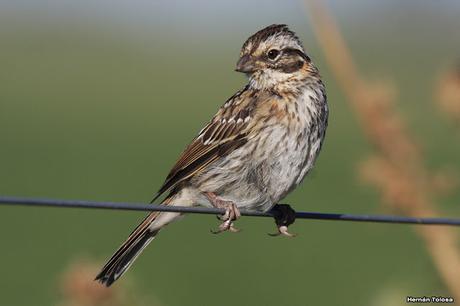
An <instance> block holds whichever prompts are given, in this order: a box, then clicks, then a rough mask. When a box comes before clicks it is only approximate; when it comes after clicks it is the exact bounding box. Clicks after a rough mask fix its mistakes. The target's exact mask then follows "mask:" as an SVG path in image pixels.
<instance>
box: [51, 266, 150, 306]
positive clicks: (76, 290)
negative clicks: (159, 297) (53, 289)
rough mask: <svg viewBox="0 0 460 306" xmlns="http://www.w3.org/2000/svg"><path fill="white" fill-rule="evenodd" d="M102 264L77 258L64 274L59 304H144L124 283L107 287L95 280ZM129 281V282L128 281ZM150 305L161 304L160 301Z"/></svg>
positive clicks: (98, 305)
mask: <svg viewBox="0 0 460 306" xmlns="http://www.w3.org/2000/svg"><path fill="white" fill-rule="evenodd" d="M99 268H100V265H99V264H96V263H93V262H91V261H88V260H77V261H75V262H73V263H71V265H70V266H69V268H68V269H67V270H66V271H65V272H64V274H63V275H62V277H61V279H60V282H59V286H60V288H59V289H60V292H61V300H60V301H59V303H58V306H142V305H147V303H145V302H143V301H141V299H140V297H139V295H138V294H135V293H133V290H131V289H129V288H128V287H127V285H126V284H127V283H126V282H125V283H124V284H122V285H118V286H114V287H111V288H106V287H105V286H103V285H101V284H99V283H98V282H96V281H94V276H95V275H96V274H97V272H98V271H99ZM128 283H129V282H128ZM149 305H159V304H158V303H154V304H149Z"/></svg>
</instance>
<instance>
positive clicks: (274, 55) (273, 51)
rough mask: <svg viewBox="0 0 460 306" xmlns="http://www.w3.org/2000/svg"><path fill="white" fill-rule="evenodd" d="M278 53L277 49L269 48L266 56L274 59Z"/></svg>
mask: <svg viewBox="0 0 460 306" xmlns="http://www.w3.org/2000/svg"><path fill="white" fill-rule="evenodd" d="M278 54H280V51H279V50H276V49H271V50H270V51H268V53H267V56H268V58H269V59H271V60H274V59H275V58H276V57H277V56H278Z"/></svg>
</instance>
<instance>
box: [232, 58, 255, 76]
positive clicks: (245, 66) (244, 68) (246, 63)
mask: <svg viewBox="0 0 460 306" xmlns="http://www.w3.org/2000/svg"><path fill="white" fill-rule="evenodd" d="M254 70H255V67H254V61H253V60H252V59H251V57H250V56H249V55H244V56H242V57H241V58H240V59H239V61H238V63H237V64H236V69H235V71H238V72H243V73H252V72H254Z"/></svg>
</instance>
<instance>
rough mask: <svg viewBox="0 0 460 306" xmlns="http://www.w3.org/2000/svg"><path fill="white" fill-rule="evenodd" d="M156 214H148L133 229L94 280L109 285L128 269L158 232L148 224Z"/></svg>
mask: <svg viewBox="0 0 460 306" xmlns="http://www.w3.org/2000/svg"><path fill="white" fill-rule="evenodd" d="M158 215H159V213H156V212H154V213H151V214H149V215H148V216H147V217H146V218H145V219H144V221H142V222H141V223H140V224H139V225H138V226H137V227H136V228H135V229H134V231H133V232H132V233H131V234H130V235H129V237H128V239H127V240H126V241H125V242H124V243H123V244H122V245H121V246H120V248H119V249H118V250H117V251H116V252H115V253H114V254H113V255H112V257H111V258H110V260H109V261H108V262H107V263H106V264H105V265H104V267H103V268H102V270H101V272H99V274H98V275H97V276H96V280H98V281H99V282H101V283H102V284H104V285H106V286H107V287H109V286H110V285H112V284H113V282H115V281H116V280H117V279H119V278H120V277H121V276H122V275H123V273H125V272H126V271H127V270H128V268H129V267H130V266H131V264H132V263H133V262H134V260H136V258H137V257H138V256H139V255H140V253H141V252H142V251H143V250H144V248H145V247H146V246H147V245H148V244H149V243H150V242H151V241H152V240H153V239H154V238H155V236H156V235H157V234H158V232H159V229H158V230H151V229H150V225H151V224H152V222H153V221H154V220H155V219H156V218H157V216H158Z"/></svg>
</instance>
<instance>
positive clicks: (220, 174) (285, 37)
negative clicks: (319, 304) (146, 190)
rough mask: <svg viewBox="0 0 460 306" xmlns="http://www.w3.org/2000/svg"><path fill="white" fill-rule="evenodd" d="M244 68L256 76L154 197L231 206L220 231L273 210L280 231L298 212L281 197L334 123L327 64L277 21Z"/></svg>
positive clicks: (129, 246)
mask: <svg viewBox="0 0 460 306" xmlns="http://www.w3.org/2000/svg"><path fill="white" fill-rule="evenodd" d="M235 70H236V71H238V72H241V73H244V74H245V75H246V76H247V77H248V80H249V81H248V83H247V85H246V86H244V87H243V88H242V89H241V90H239V91H237V92H236V93H235V94H234V95H233V96H231V97H230V98H229V99H228V100H226V102H225V103H224V104H223V105H222V106H221V107H220V109H219V110H218V112H217V113H216V114H215V116H214V117H213V118H212V119H211V120H210V121H209V122H208V124H206V125H205V127H204V128H203V129H202V130H201V131H200V132H199V133H198V135H197V136H196V137H195V138H194V139H193V140H192V142H191V143H190V144H189V145H188V146H187V147H186V149H185V150H184V151H183V153H182V154H181V155H180V157H179V159H178V160H177V162H176V164H175V165H174V166H173V168H172V169H171V171H170V172H169V174H168V176H167V177H166V180H165V181H164V183H163V185H162V186H161V188H160V189H159V191H158V192H157V194H156V195H155V197H154V199H153V200H152V202H151V203H153V202H155V201H156V200H157V199H158V198H159V197H160V196H162V197H164V199H163V200H162V202H161V205H167V206H174V205H176V206H190V207H191V206H204V207H215V208H220V209H222V211H225V213H224V214H223V215H221V216H220V219H221V220H222V223H221V224H220V225H219V227H218V229H217V230H215V231H213V232H214V233H221V232H225V231H230V232H237V231H238V229H237V228H236V227H235V226H234V223H235V220H237V219H238V218H239V217H240V216H241V214H240V209H246V210H250V211H251V210H252V211H261V212H267V211H272V212H273V215H274V217H275V222H276V225H277V227H278V231H277V233H276V234H275V235H284V236H290V237H291V236H294V235H293V234H291V233H290V232H289V231H288V230H287V228H288V226H289V225H290V224H292V223H293V222H294V220H295V211H294V210H293V209H292V208H291V207H290V206H289V205H285V204H279V203H278V202H279V201H280V200H281V199H283V198H284V197H285V196H286V195H287V194H288V193H290V192H291V191H292V190H294V189H295V188H296V187H297V186H298V185H299V184H300V183H301V182H302V181H303V179H304V178H305V176H306V175H307V174H308V173H309V172H310V171H311V170H312V168H313V166H314V164H315V161H316V159H317V157H318V155H319V153H320V150H321V147H322V144H323V141H324V138H325V135H326V128H327V125H328V115H329V108H328V104H327V98H326V90H325V85H324V83H323V82H322V80H321V76H320V74H319V70H318V69H317V68H316V66H315V65H314V64H313V62H312V60H311V58H310V57H309V56H308V55H307V53H306V51H305V49H304V47H303V46H302V43H301V41H300V40H299V38H298V37H297V35H296V34H295V33H294V32H293V31H291V30H290V29H289V27H288V26H287V25H285V24H272V25H270V26H267V27H265V28H263V29H262V30H260V31H258V32H256V33H255V34H253V35H251V36H250V37H249V38H248V39H247V40H246V41H245V43H244V44H243V46H242V48H241V52H240V56H239V60H238V62H237V64H236V69H235ZM181 216H182V214H181V213H177V212H151V213H149V214H148V215H147V216H146V217H145V219H144V220H143V221H142V222H141V223H140V224H139V225H138V226H137V227H136V228H135V229H134V231H132V232H131V234H130V235H129V236H128V238H127V239H126V241H125V242H124V243H123V244H122V245H121V246H120V247H119V249H118V250H117V251H116V252H115V253H114V254H113V256H112V257H111V258H110V259H109V260H108V261H107V263H106V264H105V265H104V267H103V268H102V270H101V271H100V273H99V274H98V275H97V276H96V280H98V281H99V282H100V283H102V284H104V285H105V286H107V287H109V286H110V285H111V284H113V282H115V281H116V280H117V279H119V278H120V277H121V275H122V274H123V273H125V272H126V270H127V269H128V268H129V267H130V266H131V265H132V263H133V262H134V260H135V259H136V258H137V257H138V256H139V255H140V253H141V252H142V251H143V250H144V249H145V247H146V246H147V245H148V244H149V243H150V242H151V241H152V240H153V239H154V238H155V237H156V236H157V235H158V233H159V232H160V231H161V230H162V229H163V228H164V227H165V226H166V225H168V224H169V223H171V222H173V221H175V220H178V219H180V217H181Z"/></svg>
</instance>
